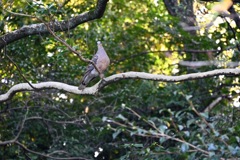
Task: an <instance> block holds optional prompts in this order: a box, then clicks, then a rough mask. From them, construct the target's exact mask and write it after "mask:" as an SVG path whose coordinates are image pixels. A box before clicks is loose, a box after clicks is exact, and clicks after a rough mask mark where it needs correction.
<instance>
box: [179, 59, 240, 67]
mask: <svg viewBox="0 0 240 160" xmlns="http://www.w3.org/2000/svg"><path fill="white" fill-rule="evenodd" d="M179 65H181V66H186V67H195V68H197V67H204V66H227V67H228V68H235V67H238V66H240V62H221V61H180V62H179Z"/></svg>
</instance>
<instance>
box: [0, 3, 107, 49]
mask: <svg viewBox="0 0 240 160" xmlns="http://www.w3.org/2000/svg"><path fill="white" fill-rule="evenodd" d="M107 2H108V0H98V2H97V5H96V8H95V9H94V10H91V11H88V12H85V13H82V14H79V15H77V16H76V17H73V18H71V19H69V20H64V21H54V22H49V23H48V25H49V26H50V27H51V29H52V30H53V31H54V32H58V31H67V30H69V29H73V28H75V27H77V26H78V25H79V24H82V23H85V22H88V21H91V20H94V19H99V18H101V17H102V16H103V14H104V11H105V9H106V6H107ZM44 33H49V30H48V28H47V27H46V25H45V24H44V23H38V24H32V25H27V26H23V27H22V28H20V29H18V30H15V31H13V32H10V33H7V34H5V35H3V36H1V37H0V49H2V48H3V47H4V46H6V45H7V44H9V43H12V42H14V41H17V40H19V39H21V38H24V37H27V36H29V35H35V34H44Z"/></svg>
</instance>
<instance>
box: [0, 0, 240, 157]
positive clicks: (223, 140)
mask: <svg viewBox="0 0 240 160" xmlns="http://www.w3.org/2000/svg"><path fill="white" fill-rule="evenodd" d="M63 2H64V1H46V0H42V1H28V0H25V1H17V0H14V1H3V2H2V3H3V8H5V9H6V10H3V8H2V9H1V11H0V13H1V15H0V19H1V20H2V19H4V21H0V26H1V27H0V33H1V35H4V34H6V33H8V32H11V31H14V30H16V29H19V28H20V27H22V26H23V25H30V24H34V23H40V22H39V20H38V19H34V18H29V17H26V16H19V15H15V14H12V13H10V12H8V11H11V12H16V13H24V14H28V15H34V16H38V17H40V18H41V19H42V20H44V21H51V20H65V19H68V18H70V17H72V16H75V15H78V14H80V13H82V12H84V11H87V10H90V9H93V8H94V6H95V3H96V2H95V1H94V2H90V1H81V0H80V1H75V0H70V1H69V2H67V3H66V4H65V5H63V6H62V7H60V6H61V4H63ZM202 5H205V4H202ZM202 16H203V15H202ZM234 29H235V30H237V29H236V28H234ZM238 30H239V29H238ZM56 34H58V36H61V37H62V38H64V39H65V40H66V42H67V43H68V44H70V45H71V46H72V47H73V48H75V49H77V50H78V51H80V52H81V53H82V54H83V56H84V57H86V58H91V56H92V54H93V53H94V52H95V51H96V41H97V40H101V41H102V42H103V45H104V47H105V49H106V51H107V53H108V54H109V56H110V58H111V62H112V63H111V66H110V67H109V69H108V71H107V73H106V74H105V76H108V75H112V74H115V73H120V72H125V71H141V72H149V73H157V74H166V75H181V74H187V73H192V72H202V71H208V70H212V69H217V68H224V67H225V66H224V65H223V66H207V67H201V68H191V67H184V66H181V65H178V62H179V60H192V59H194V58H193V55H195V56H196V57H195V58H196V59H197V60H199V61H201V60H209V59H210V60H211V58H213V59H214V60H220V61H224V62H229V61H232V60H233V61H239V51H238V50H237V48H236V44H237V43H238V39H239V34H238V33H236V37H234V35H233V32H232V31H231V30H230V29H228V25H227V24H226V23H221V24H219V25H218V26H213V29H210V30H209V32H204V31H203V30H200V31H199V32H197V34H196V35H192V34H190V33H189V32H187V31H184V30H183V29H182V28H181V25H180V19H179V17H173V16H171V15H169V13H168V12H167V10H166V8H165V7H164V3H163V2H162V1H153V0H151V1H147V2H140V1H126V0H112V1H109V2H108V5H107V9H106V11H105V13H104V16H103V17H102V18H101V19H99V20H94V21H90V22H86V23H84V24H81V25H79V26H78V27H77V28H75V29H73V30H69V31H67V32H57V33H56ZM209 37H211V38H209ZM232 39H235V40H232ZM193 44H194V45H193ZM218 47H221V50H219V49H218ZM186 50H188V51H186ZM199 50H201V51H205V50H206V52H207V50H216V52H213V53H210V56H209V55H207V54H205V53H204V52H203V53H197V54H198V55H196V54H194V51H199ZM191 51H192V52H191ZM86 65H87V64H86V63H84V62H82V61H80V59H78V58H77V57H76V56H75V55H74V54H73V53H71V52H69V51H68V50H67V48H66V47H65V46H63V45H62V44H61V43H60V42H58V41H57V40H56V39H55V38H54V37H53V36H51V35H49V34H44V35H34V36H28V37H26V38H23V39H20V40H18V41H16V42H14V43H11V44H9V45H7V46H6V47H5V48H4V49H3V50H1V54H0V80H1V82H0V88H1V89H0V94H3V93H5V92H7V91H8V90H9V88H10V87H11V86H13V85H14V84H18V83H22V82H25V79H24V78H23V76H24V77H25V78H26V79H27V80H28V81H29V82H32V83H38V82H43V81H60V82H64V83H67V84H72V85H78V84H79V81H80V79H81V76H82V74H83V73H84V70H85V66H86ZM98 80H99V79H98ZM96 82H97V80H95V81H93V82H92V83H91V84H90V85H93V84H94V83H96ZM219 97H221V98H222V100H221V101H220V102H219V103H218V104H217V105H216V106H215V107H214V108H213V109H212V110H211V111H210V112H209V113H208V112H204V110H205V109H206V108H207V107H208V106H209V105H210V104H211V103H212V102H214V101H215V100H216V99H217V98H219ZM237 101H239V78H238V77H227V76H222V77H213V78H207V79H201V80H194V81H193V80H189V81H186V82H181V83H163V82H152V81H142V80H123V81H121V82H118V83H114V84H111V85H109V86H108V87H106V88H105V89H104V90H102V91H101V92H100V93H99V94H98V95H95V96H79V95H74V94H70V93H63V92H61V91H58V90H51V89H49V90H43V91H36V92H21V93H18V94H17V95H15V96H14V97H13V98H12V99H11V100H10V101H7V102H4V103H0V121H1V123H0V143H1V142H4V141H7V140H11V139H13V138H14V137H16V136H17V135H18V133H20V132H19V131H21V133H20V135H19V137H18V140H17V141H18V142H19V143H21V144H23V146H24V147H26V148H28V149H29V150H31V151H35V152H38V153H41V154H35V153H34V152H31V151H30V152H29V151H28V150H26V148H24V147H20V146H19V145H18V144H16V143H8V144H7V145H0V157H2V159H27V158H28V159H44V158H45V159H47V158H46V155H47V156H52V157H66V158H67V157H83V158H86V159H92V158H96V159H104V158H105V159H220V158H236V157H240V148H239V147H240V137H239V132H240V127H239V126H240V121H239V119H238V117H239V113H240V112H239V102H237ZM237 104H238V107H237ZM24 117H25V118H24ZM22 125H23V127H22Z"/></svg>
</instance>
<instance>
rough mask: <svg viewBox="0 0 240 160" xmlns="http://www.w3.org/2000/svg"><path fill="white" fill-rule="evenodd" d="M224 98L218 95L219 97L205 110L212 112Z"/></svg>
mask: <svg viewBox="0 0 240 160" xmlns="http://www.w3.org/2000/svg"><path fill="white" fill-rule="evenodd" d="M222 99H223V97H218V98H217V99H215V100H214V101H212V103H210V104H209V105H208V106H207V108H205V109H204V112H210V111H211V110H212V109H213V108H214V107H215V106H216V105H217V104H218V103H219V102H220V101H221V100H222Z"/></svg>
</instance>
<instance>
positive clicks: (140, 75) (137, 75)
mask: <svg viewBox="0 0 240 160" xmlns="http://www.w3.org/2000/svg"><path fill="white" fill-rule="evenodd" d="M219 75H232V76H238V75H240V69H218V70H213V71H207V72H202V73H191V74H186V75H180V76H166V75H157V74H150V73H145V72H126V73H119V74H115V75H112V76H109V77H106V78H104V79H102V80H100V81H99V82H98V83H96V84H95V85H94V86H92V87H88V88H85V89H84V90H78V87H76V86H73V85H68V84H65V83H61V82H41V83H37V84H32V85H33V86H34V87H35V88H37V89H38V90H43V89H58V90H62V91H66V92H69V93H73V94H79V95H94V94H96V93H97V92H98V91H99V90H101V89H103V88H104V87H105V86H107V85H109V84H111V83H115V82H117V81H120V80H123V79H145V80H152V81H162V82H181V81H187V80H194V79H203V78H208V77H213V76H219ZM22 91H34V89H33V88H32V87H31V86H29V84H28V83H20V84H16V85H14V86H12V87H11V88H10V89H9V90H8V92H7V93H5V94H2V95H0V102H4V101H7V100H9V99H11V98H12V96H13V95H14V94H15V93H17V92H22Z"/></svg>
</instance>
